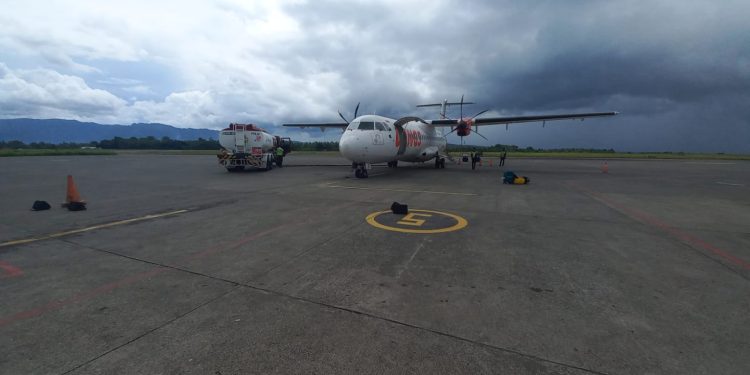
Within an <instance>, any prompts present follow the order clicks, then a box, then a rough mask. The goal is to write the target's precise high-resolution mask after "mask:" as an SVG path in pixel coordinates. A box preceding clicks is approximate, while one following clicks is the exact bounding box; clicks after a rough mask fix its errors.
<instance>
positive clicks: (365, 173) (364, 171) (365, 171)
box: [362, 169, 367, 178]
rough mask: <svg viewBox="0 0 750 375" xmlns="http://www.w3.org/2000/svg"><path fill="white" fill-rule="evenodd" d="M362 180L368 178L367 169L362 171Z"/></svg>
mask: <svg viewBox="0 0 750 375" xmlns="http://www.w3.org/2000/svg"><path fill="white" fill-rule="evenodd" d="M362 178H367V169H363V170H362Z"/></svg>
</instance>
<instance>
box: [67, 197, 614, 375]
mask: <svg viewBox="0 0 750 375" xmlns="http://www.w3.org/2000/svg"><path fill="white" fill-rule="evenodd" d="M352 204H353V203H352ZM352 204H350V205H352ZM361 224H362V223H357V224H354V226H356V225H361ZM347 230H348V229H347ZM331 238H334V236H332V237H330V238H329V239H327V240H325V241H323V242H321V243H320V244H318V245H315V246H311V247H310V248H308V249H306V250H305V251H303V252H302V253H300V254H298V255H297V256H295V258H297V257H298V256H300V255H302V254H304V253H307V252H309V251H311V250H312V249H314V248H316V247H318V246H320V245H323V244H325V243H327V242H328V241H330V240H331ZM63 241H64V242H66V243H70V244H74V245H77V246H83V247H86V248H89V249H92V250H95V251H100V252H104V253H108V254H111V255H115V256H120V257H124V258H128V259H131V260H134V261H139V262H143V263H147V264H151V265H155V266H158V267H161V268H160V269H172V270H175V271H178V272H185V273H188V274H192V275H196V276H202V277H206V278H208V279H211V280H215V281H221V282H225V283H229V284H232V285H233V286H235V287H236V286H241V287H245V288H248V289H252V290H256V291H260V292H263V293H267V294H272V295H276V296H279V297H283V298H287V299H292V300H296V301H301V302H305V303H309V304H312V305H317V306H322V307H327V308H330V309H334V310H340V311H344V312H348V313H351V314H355V315H361V316H364V317H368V318H370V319H375V320H380V321H385V322H389V323H392V324H396V325H400V326H403V327H407V328H411V329H416V330H420V331H425V332H429V333H432V334H436V335H439V336H443V337H448V338H451V339H454V340H458V341H462V342H467V343H470V344H473V345H478V346H482V347H486V348H490V349H493V350H498V351H501V352H505V353H511V354H515V355H518V356H521V357H524V358H529V359H532V360H535V361H540V362H546V363H552V364H555V365H558V366H563V367H566V368H572V369H577V370H581V371H585V372H589V373H593V374H600V375H606V374H607V373H605V372H600V371H596V370H591V369H587V368H583V367H580V366H575V365H571V364H566V363H563V362H559V361H555V360H551V359H547V358H542V357H538V356H535V355H532V354H527V353H524V352H521V351H518V350H513V349H509V348H504V347H501V346H496V345H492V344H488V343H484V342H480V341H476V340H472V339H469V338H465V337H462V336H458V335H455V334H451V333H447V332H442V331H438V330H435V329H432V328H427V327H422V326H418V325H415V324H410V323H406V322H402V321H399V320H395V319H391V318H387V317H383V316H378V315H375V314H372V313H368V312H363V311H359V310H355V309H353V308H348V307H342V306H336V305H332V304H328V303H325V302H320V301H314V300H311V299H307V298H304V297H298V296H294V295H291V294H287V293H283V292H280V291H276V290H273V289H269V288H264V287H259V286H256V285H253V284H250V283H244V282H238V281H233V280H229V279H225V278H222V277H218V276H212V275H208V274H204V273H200V272H196V271H192V270H188V269H185V268H182V267H177V266H171V265H167V264H162V263H158V262H153V261H148V260H145V259H140V258H136V257H131V256H128V255H125V254H120V253H117V252H114V251H110V250H104V249H101V248H96V247H92V246H87V245H82V244H79V243H76V242H73V241H67V240H63ZM287 263H288V262H287ZM287 263H285V264H287ZM275 268H278V266H277V267H275ZM266 273H268V272H266ZM256 279H257V278H256ZM233 290H234V288H233V289H230V290H229V291H228V292H226V293H223V294H222V295H220V296H218V297H216V298H213V299H211V300H209V301H207V302H205V303H203V304H201V305H200V306H198V307H196V308H194V309H192V310H190V311H188V312H187V313H185V314H182V315H180V316H178V317H176V318H174V319H172V320H170V321H168V322H166V323H164V324H162V325H160V326H158V327H156V328H153V329H151V330H149V331H147V332H145V333H143V334H141V335H139V336H137V337H135V338H133V339H132V340H130V341H128V342H126V343H124V344H122V345H119V346H117V347H115V348H112V349H110V350H108V351H106V352H104V353H102V354H100V355H99V356H97V357H95V358H93V359H90V360H88V361H87V362H85V363H83V364H81V365H79V366H76V367H75V368H72V369H70V370H68V371H67V372H65V373H63V374H68V373H70V372H72V371H75V370H76V369H79V368H81V367H82V366H85V365H87V364H88V363H91V362H93V361H95V360H97V359H99V358H101V357H103V356H105V355H107V354H109V353H111V352H113V351H115V350H117V349H119V348H122V347H124V346H126V345H128V344H131V343H133V342H135V341H137V340H139V339H141V338H143V337H145V336H147V335H149V334H151V333H153V332H155V331H157V330H159V329H160V328H163V327H165V326H167V325H169V324H171V323H173V322H175V321H177V320H178V319H181V318H183V317H185V316H187V315H189V314H190V313H192V312H194V311H196V310H198V309H199V308H201V307H203V306H207V305H209V304H211V303H213V302H215V301H218V300H219V299H221V298H223V297H225V296H227V295H229V293H231V292H232V291H233Z"/></svg>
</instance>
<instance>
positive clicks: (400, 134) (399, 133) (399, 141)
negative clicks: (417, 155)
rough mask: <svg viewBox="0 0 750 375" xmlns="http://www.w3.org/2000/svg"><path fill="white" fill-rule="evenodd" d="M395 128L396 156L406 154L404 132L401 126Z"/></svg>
mask: <svg viewBox="0 0 750 375" xmlns="http://www.w3.org/2000/svg"><path fill="white" fill-rule="evenodd" d="M395 128H396V146H398V152H397V155H403V154H404V152H406V131H404V128H403V127H401V126H395Z"/></svg>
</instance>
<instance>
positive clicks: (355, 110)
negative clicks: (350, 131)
mask: <svg viewBox="0 0 750 375" xmlns="http://www.w3.org/2000/svg"><path fill="white" fill-rule="evenodd" d="M359 104H360V103H357V107H356V108H354V118H357V112H359ZM337 112H338V113H339V117H341V119H342V120H344V122H345V123H347V124H348V123H349V120H347V119H346V117H344V115H342V114H341V111H340V110H339V111H337Z"/></svg>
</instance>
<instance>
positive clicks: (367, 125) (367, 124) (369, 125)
mask: <svg viewBox="0 0 750 375" xmlns="http://www.w3.org/2000/svg"><path fill="white" fill-rule="evenodd" d="M358 129H359V130H375V123H374V122H372V121H363V122H360V123H359V128H358Z"/></svg>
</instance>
